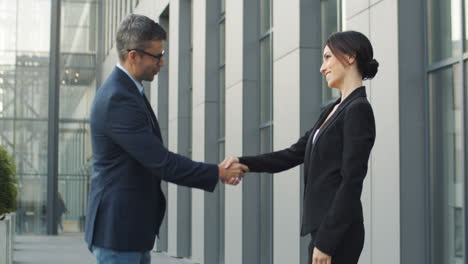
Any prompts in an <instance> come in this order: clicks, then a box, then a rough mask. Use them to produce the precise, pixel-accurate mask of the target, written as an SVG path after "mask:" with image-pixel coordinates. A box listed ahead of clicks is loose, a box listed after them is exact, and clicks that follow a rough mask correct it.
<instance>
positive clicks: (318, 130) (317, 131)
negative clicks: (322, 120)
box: [312, 128, 320, 144]
mask: <svg viewBox="0 0 468 264" xmlns="http://www.w3.org/2000/svg"><path fill="white" fill-rule="evenodd" d="M319 132H320V128H319V129H317V130H315V133H314V138H313V139H312V143H313V144H315V141H316V140H317V135H318V133H319Z"/></svg>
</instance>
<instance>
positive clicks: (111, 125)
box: [106, 95, 218, 191]
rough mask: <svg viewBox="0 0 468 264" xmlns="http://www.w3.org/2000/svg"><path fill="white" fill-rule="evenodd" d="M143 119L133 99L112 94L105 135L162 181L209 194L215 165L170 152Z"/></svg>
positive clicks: (211, 188)
mask: <svg viewBox="0 0 468 264" xmlns="http://www.w3.org/2000/svg"><path fill="white" fill-rule="evenodd" d="M147 118H148V117H147V114H146V113H145V112H144V110H143V109H142V108H141V107H139V106H138V105H137V103H136V102H135V101H134V100H132V99H131V98H127V97H124V96H117V95H114V96H113V98H111V100H110V102H109V106H108V115H107V120H106V124H107V129H108V133H109V134H110V137H111V138H112V140H113V141H114V142H116V143H117V144H118V145H119V146H120V147H121V148H122V149H124V150H125V151H126V152H127V153H128V154H129V155H130V156H132V157H133V158H134V159H135V160H137V161H138V162H139V163H140V164H141V165H142V166H144V167H145V168H147V169H148V170H150V171H152V172H153V175H163V176H161V177H162V180H165V181H168V182H171V183H175V184H178V185H183V186H188V187H194V188H199V189H203V190H206V191H213V190H214V188H215V187H216V184H217V182H218V166H217V165H214V164H206V163H201V162H194V161H192V160H191V159H188V158H186V157H184V156H181V155H178V154H175V153H173V152H170V151H169V150H168V149H167V148H166V147H165V146H164V145H163V144H162V142H161V141H160V140H159V138H158V137H156V136H155V135H154V133H153V132H152V130H151V126H150V124H149V122H148V119H147ZM161 171H163V172H164V173H161Z"/></svg>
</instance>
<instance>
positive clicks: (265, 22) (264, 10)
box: [260, 0, 271, 33]
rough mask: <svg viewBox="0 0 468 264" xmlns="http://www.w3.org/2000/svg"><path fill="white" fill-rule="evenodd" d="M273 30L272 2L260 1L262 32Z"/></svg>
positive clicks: (267, 0)
mask: <svg viewBox="0 0 468 264" xmlns="http://www.w3.org/2000/svg"><path fill="white" fill-rule="evenodd" d="M270 28H271V0H260V32H261V33H265V32H267V31H268V30H270Z"/></svg>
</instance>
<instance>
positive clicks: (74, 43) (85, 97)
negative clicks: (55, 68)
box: [57, 0, 97, 232]
mask: <svg viewBox="0 0 468 264" xmlns="http://www.w3.org/2000/svg"><path fill="white" fill-rule="evenodd" d="M96 9H97V3H96V0H86V1H80V2H63V3H62V13H63V14H64V16H63V17H62V32H61V33H62V36H67V37H65V38H62V41H61V45H60V46H61V60H60V61H61V65H60V69H62V70H61V72H60V78H61V86H60V106H59V117H60V121H59V142H58V143H59V147H58V151H59V155H58V157H59V160H58V162H59V168H58V170H59V173H58V191H59V193H58V201H57V202H58V204H59V218H58V221H59V225H58V230H59V232H84V219H85V215H86V212H87V211H86V210H87V204H86V201H87V198H88V185H89V177H90V174H91V158H92V151H91V144H90V128H89V121H88V117H89V109H87V108H85V107H83V106H86V105H91V104H92V99H93V98H94V94H95V91H96V85H95V82H94V80H95V78H96V75H95V72H96V45H95V44H93V43H95V32H96V30H97V24H96V18H97V13H96V12H95V11H96ZM65 208H66V209H65ZM65 210H66V211H68V213H67V214H64V212H65Z"/></svg>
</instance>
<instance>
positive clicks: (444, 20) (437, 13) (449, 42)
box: [427, 0, 463, 63]
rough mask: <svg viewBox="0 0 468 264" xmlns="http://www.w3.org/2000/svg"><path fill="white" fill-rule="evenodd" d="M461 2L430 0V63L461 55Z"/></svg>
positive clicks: (455, 0)
mask: <svg viewBox="0 0 468 264" xmlns="http://www.w3.org/2000/svg"><path fill="white" fill-rule="evenodd" d="M461 4H462V2H461V0H447V1H438V0H428V5H427V6H428V21H427V23H428V32H427V33H428V42H427V43H428V52H429V54H428V55H429V63H435V62H439V61H442V60H446V59H449V58H452V57H454V56H460V55H461V53H462V48H461V44H462V43H461V39H462V37H461V35H462V33H463V32H462V30H461V29H462V13H461V11H462V8H461V7H462V5H461Z"/></svg>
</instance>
